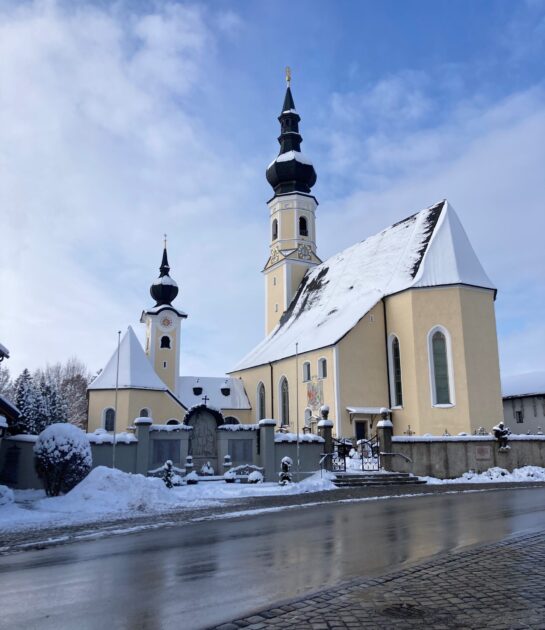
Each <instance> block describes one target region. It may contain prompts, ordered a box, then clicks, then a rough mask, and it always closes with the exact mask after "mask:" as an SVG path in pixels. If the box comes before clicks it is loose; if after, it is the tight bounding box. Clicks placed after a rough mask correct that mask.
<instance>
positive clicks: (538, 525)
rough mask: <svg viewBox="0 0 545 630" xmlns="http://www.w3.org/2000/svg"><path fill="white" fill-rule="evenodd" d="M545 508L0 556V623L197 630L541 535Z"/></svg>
mask: <svg viewBox="0 0 545 630" xmlns="http://www.w3.org/2000/svg"><path fill="white" fill-rule="evenodd" d="M543 505H545V489H534V490H518V491H517V490H514V491H513V490H509V491H500V492H479V493H472V494H452V495H434V496H425V497H420V498H404V499H391V500H387V501H384V500H383V501H368V502H361V503H345V504H324V505H321V506H317V507H312V508H305V509H301V510H286V511H283V512H282V511H280V512H272V513H269V514H264V515H260V516H255V517H252V518H249V519H236V520H217V521H209V522H201V523H196V524H194V525H191V526H182V527H176V528H171V529H163V530H161V529H160V530H155V531H150V532H144V533H140V534H133V535H128V536H123V537H115V538H110V539H105V540H97V541H92V542H85V543H76V544H73V545H70V546H66V547H56V548H50V549H45V550H43V551H33V552H28V553H21V554H17V555H14V556H8V557H4V558H1V559H0V586H1V589H2V593H3V596H2V600H3V606H2V608H3V620H2V622H0V625H1V624H5V625H3V626H2V627H6V628H8V627H9V628H19V627H21V628H22V627H25V628H27V627H40V628H78V630H84V629H86V628H93V629H94V628H101V629H102V628H103V627H104V626H105V620H107V623H106V626H107V627H108V628H130V629H131V630H132V629H134V628H142V629H146V630H151V629H153V630H155V629H156V628H161V629H162V628H184V630H187V629H192V628H202V627H206V626H209V625H211V624H215V623H220V622H224V621H227V620H230V619H235V618H237V617H240V616H243V615H245V614H248V613H250V612H251V611H252V610H255V609H259V608H261V607H265V606H270V605H273V604H275V603H276V602H278V601H281V600H283V599H287V598H291V597H296V596H298V595H303V594H305V593H308V592H311V591H315V590H318V589H320V588H323V587H326V586H331V585H334V584H336V583H338V582H339V581H341V580H344V579H348V578H351V577H355V576H361V575H374V574H378V573H382V572H384V571H388V570H392V569H394V568H396V567H399V566H401V565H404V564H407V563H412V562H417V561H419V560H422V559H424V558H428V557H430V556H432V555H434V554H438V553H444V552H448V551H453V550H456V549H457V548H460V547H464V546H467V545H472V544H476V543H482V542H489V541H495V540H500V539H502V538H504V537H506V536H508V535H510V534H513V533H518V532H521V531H526V530H537V529H545V510H544V508H543V507H541V506H543ZM21 601H27V602H29V603H30V602H31V603H32V605H31V606H30V605H29V606H22V607H21V606H20V602H21Z"/></svg>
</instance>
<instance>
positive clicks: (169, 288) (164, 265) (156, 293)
mask: <svg viewBox="0 0 545 630" xmlns="http://www.w3.org/2000/svg"><path fill="white" fill-rule="evenodd" d="M159 271H160V274H159V277H158V278H157V280H155V282H154V283H153V284H152V285H151V288H150V291H149V292H150V294H151V297H152V298H153V299H154V300H155V302H156V304H155V306H163V305H169V306H170V304H171V302H172V300H174V298H175V297H176V296H177V295H178V285H177V284H176V282H174V280H173V279H172V278H171V277H170V276H169V275H168V272H169V271H170V266H169V264H168V258H167V248H166V247H165V249H164V250H163V260H162V261H161V266H160V267H159Z"/></svg>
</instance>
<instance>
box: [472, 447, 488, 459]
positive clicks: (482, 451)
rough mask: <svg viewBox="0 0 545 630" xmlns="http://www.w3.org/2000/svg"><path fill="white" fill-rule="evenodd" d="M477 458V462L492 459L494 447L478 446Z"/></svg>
mask: <svg viewBox="0 0 545 630" xmlns="http://www.w3.org/2000/svg"><path fill="white" fill-rule="evenodd" d="M475 458H476V459H477V460H483V459H492V447H491V446H489V445H488V444H487V445H486V446H482V445H481V446H477V448H476V449H475Z"/></svg>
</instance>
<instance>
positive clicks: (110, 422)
mask: <svg viewBox="0 0 545 630" xmlns="http://www.w3.org/2000/svg"><path fill="white" fill-rule="evenodd" d="M114 428H115V410H114V409H112V408H111V407H109V408H108V409H105V410H104V429H105V430H106V431H113V430H114Z"/></svg>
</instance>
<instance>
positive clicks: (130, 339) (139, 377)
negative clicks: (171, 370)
mask: <svg viewBox="0 0 545 630" xmlns="http://www.w3.org/2000/svg"><path fill="white" fill-rule="evenodd" d="M116 374H117V349H116V351H115V352H114V353H113V355H112V357H111V358H110V360H109V361H108V363H107V364H106V367H105V368H104V369H103V370H102V372H101V373H100V374H99V375H98V376H97V377H96V378H95V380H94V381H93V382H92V383H91V384H90V385H89V387H88V389H115V383H116ZM119 389H155V390H159V391H166V390H168V387H167V386H166V385H165V383H164V382H163V381H162V380H161V379H160V378H159V377H158V376H157V374H156V373H155V370H154V369H153V366H152V365H151V363H150V361H149V359H148V357H147V356H146V355H145V353H144V350H143V349H142V346H141V345H140V342H139V341H138V339H137V337H136V335H135V334H134V330H133V329H132V328H131V326H129V327H128V329H127V332H126V333H125V334H124V335H123V338H122V339H121V344H120V346H119Z"/></svg>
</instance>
